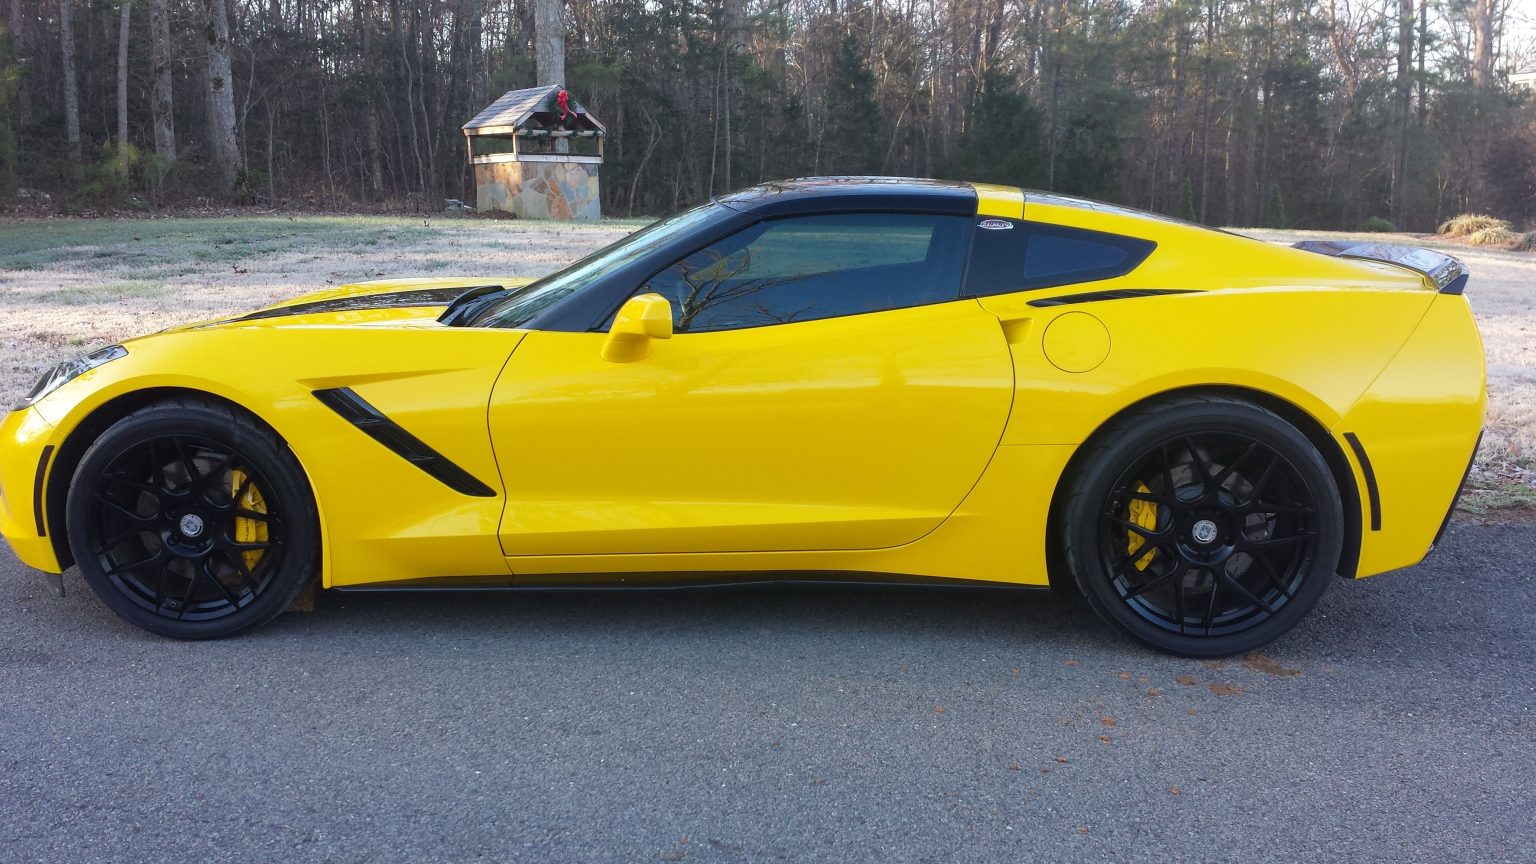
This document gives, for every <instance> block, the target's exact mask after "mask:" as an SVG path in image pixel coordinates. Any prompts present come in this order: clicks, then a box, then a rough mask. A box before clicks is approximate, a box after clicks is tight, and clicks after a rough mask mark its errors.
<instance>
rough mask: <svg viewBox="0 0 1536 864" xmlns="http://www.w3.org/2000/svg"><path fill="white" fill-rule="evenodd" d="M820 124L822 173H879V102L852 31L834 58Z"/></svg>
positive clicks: (873, 80)
mask: <svg viewBox="0 0 1536 864" xmlns="http://www.w3.org/2000/svg"><path fill="white" fill-rule="evenodd" d="M825 111H826V119H825V123H824V125H823V127H822V129H823V131H822V135H823V141H822V158H821V170H822V173H825V174H878V173H880V170H881V161H882V160H881V152H880V142H881V137H882V136H881V134H880V105H879V104H878V103H877V102H876V101H875V76H874V74H873V73H871V72H870V71H869V67H868V66H866V65H865V63H864V51H863V49H862V48H860V47H859V43H858V40H856V39H854V37H853V34H852V33H844V34H843V37H842V39H841V40H840V42H839V44H838V49H837V55H836V57H835V58H834V60H833V64H832V74H831V76H830V81H829V82H828V86H827V101H826V109H825Z"/></svg>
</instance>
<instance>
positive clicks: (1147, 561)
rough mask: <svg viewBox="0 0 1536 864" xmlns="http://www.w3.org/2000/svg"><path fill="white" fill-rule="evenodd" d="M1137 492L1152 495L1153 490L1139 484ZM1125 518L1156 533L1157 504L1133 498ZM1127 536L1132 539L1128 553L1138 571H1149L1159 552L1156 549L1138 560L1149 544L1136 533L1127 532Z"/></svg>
mask: <svg viewBox="0 0 1536 864" xmlns="http://www.w3.org/2000/svg"><path fill="white" fill-rule="evenodd" d="M1136 491H1137V492H1144V493H1148V494H1150V493H1151V492H1152V489H1151V488H1150V487H1148V486H1147V484H1145V483H1140V482H1138V483H1137V484H1136ZM1125 518H1126V521H1128V522H1131V523H1133V524H1136V525H1140V526H1141V527H1143V528H1145V529H1147V530H1148V531H1156V530H1157V503H1156V502H1154V501H1146V500H1143V499H1141V498H1132V499H1131V501H1130V504H1129V505H1128V506H1127V508H1126V514H1125ZM1125 534H1126V536H1127V537H1128V538H1130V539H1129V541H1128V545H1127V548H1126V551H1127V552H1129V553H1130V554H1131V560H1133V561H1135V562H1136V563H1135V567H1136V569H1137V570H1145V569H1147V567H1149V566H1151V564H1152V559H1154V558H1156V557H1157V550H1155V549H1154V550H1152V552H1150V553H1148V554H1147V555H1146V557H1143V558H1140V559H1138V558H1136V553H1137V551H1139V550H1140V549H1141V547H1142V544H1144V543H1146V542H1147V540H1146V538H1145V537H1142V536H1141V535H1140V534H1137V533H1136V532H1135V531H1130V530H1127V531H1126V532H1125Z"/></svg>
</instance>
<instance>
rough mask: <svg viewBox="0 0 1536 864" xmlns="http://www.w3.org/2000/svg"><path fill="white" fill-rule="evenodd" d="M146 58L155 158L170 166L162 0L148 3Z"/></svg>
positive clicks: (172, 131)
mask: <svg viewBox="0 0 1536 864" xmlns="http://www.w3.org/2000/svg"><path fill="white" fill-rule="evenodd" d="M149 54H150V63H151V65H152V67H153V70H152V71H153V76H152V77H153V79H154V86H153V87H152V88H151V92H150V97H149V113H150V119H151V122H153V124H154V127H155V155H156V156H158V157H160V159H161V160H163V161H164V162H166V163H171V162H175V161H176V114H175V111H174V105H175V103H174V102H173V101H172V92H171V28H170V22H169V21H168V20H167V18H166V14H165V0H149Z"/></svg>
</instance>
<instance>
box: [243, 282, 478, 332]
mask: <svg viewBox="0 0 1536 864" xmlns="http://www.w3.org/2000/svg"><path fill="white" fill-rule="evenodd" d="M476 288H494V289H497V290H500V289H501V286H500V285H456V286H454V287H452V288H422V289H420V290H417V291H393V292H388V293H384V294H359V295H353V296H350V297H336V298H333V299H330V300H315V301H312V302H310V303H295V304H293V305H292V306H278V307H276V308H273V309H259V310H257V311H255V312H252V313H250V314H249V315H241V316H240V317H238V318H228V319H225V320H223V321H220V322H218V323H220V324H237V323H239V322H241V321H261V320H263V319H266V318H286V317H288V316H290V315H313V314H316V313H323V312H352V311H355V310H358V309H403V308H406V307H409V306H446V305H448V304H449V303H451V302H453V300H454V298H455V297H458V296H459V295H461V294H463V293H464V292H466V291H472V290H474V289H476Z"/></svg>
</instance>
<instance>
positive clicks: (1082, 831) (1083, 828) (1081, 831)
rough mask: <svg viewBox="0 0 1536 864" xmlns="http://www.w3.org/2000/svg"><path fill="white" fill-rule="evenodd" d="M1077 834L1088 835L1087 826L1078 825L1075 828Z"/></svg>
mask: <svg viewBox="0 0 1536 864" xmlns="http://www.w3.org/2000/svg"><path fill="white" fill-rule="evenodd" d="M1077 833H1079V834H1087V833H1088V826H1087V825H1079V826H1077Z"/></svg>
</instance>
